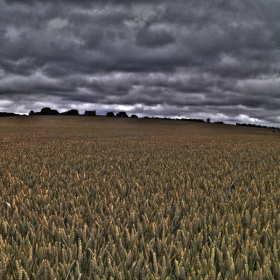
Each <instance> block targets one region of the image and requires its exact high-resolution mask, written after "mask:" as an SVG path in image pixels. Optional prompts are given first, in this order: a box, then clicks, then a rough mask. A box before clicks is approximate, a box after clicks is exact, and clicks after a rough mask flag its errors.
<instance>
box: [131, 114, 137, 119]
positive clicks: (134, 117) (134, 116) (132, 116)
mask: <svg viewBox="0 0 280 280" xmlns="http://www.w3.org/2000/svg"><path fill="white" fill-rule="evenodd" d="M130 117H131V118H133V119H138V116H136V115H131V116H130Z"/></svg>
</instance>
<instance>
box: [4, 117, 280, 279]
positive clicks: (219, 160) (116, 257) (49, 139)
mask: <svg viewBox="0 0 280 280" xmlns="http://www.w3.org/2000/svg"><path fill="white" fill-rule="evenodd" d="M0 132H1V133H0V148H1V154H0V279H4V280H5V279H19V280H22V279H23V280H25V279H40V280H41V279H48V280H49V279H50V280H53V279H57V280H58V279H64V280H65V279H69V280H70V279H163V280H165V279H213V280H214V279H252V280H257V279H280V188H279V186H280V133H277V132H276V133H273V132H272V130H271V129H263V128H250V127H237V126H230V125H221V124H206V123H194V122H184V121H172V120H150V119H122V118H106V117H81V116H80V117H71V116H70V117H67V116H49V117H47V116H34V117H10V118H1V119H0Z"/></svg>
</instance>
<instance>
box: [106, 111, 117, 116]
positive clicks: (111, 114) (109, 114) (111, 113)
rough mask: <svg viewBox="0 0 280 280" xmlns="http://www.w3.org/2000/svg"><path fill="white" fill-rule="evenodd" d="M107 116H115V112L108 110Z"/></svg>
mask: <svg viewBox="0 0 280 280" xmlns="http://www.w3.org/2000/svg"><path fill="white" fill-rule="evenodd" d="M106 116H107V117H114V116H115V114H114V113H113V112H108V113H107V115H106Z"/></svg>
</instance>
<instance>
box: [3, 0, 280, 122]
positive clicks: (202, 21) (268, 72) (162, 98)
mask: <svg viewBox="0 0 280 280" xmlns="http://www.w3.org/2000/svg"><path fill="white" fill-rule="evenodd" d="M279 12H280V3H279V1H276V0H267V1H264V0H256V1H254V3H252V2H248V1H241V0H234V1H220V0H213V1H197V0H190V1H183V0H176V1H175V2H174V1H173V2H169V1H163V0H158V1H153V2H151V1H139V0H138V1H125V0H119V1H109V0H108V1H99V0H98V1H88V0H82V1H72V0H71V1H64V0H61V1H46V0H39V1H32V0H30V1H24V2H23V1H18V0H12V1H10V0H6V1H3V0H0V111H5V110H8V109H13V110H15V111H17V112H19V111H20V112H21V113H28V111H27V110H29V109H30V110H31V109H33V110H39V109H40V108H39V106H41V105H44V104H50V105H51V104H53V105H54V106H55V107H56V108H57V109H60V108H63V109H67V106H68V107H69V108H70V107H71V108H72V107H73V106H77V108H83V106H84V107H86V108H89V107H90V106H93V107H96V108H95V109H96V110H97V111H98V108H100V110H101V112H104V110H106V109H108V110H109V109H110V110H113V109H114V108H116V110H117V108H122V109H123V108H127V110H129V111H130V112H131V113H135V114H137V113H139V114H142V115H145V114H147V115H148V114H150V115H162V116H164V115H165V116H172V115H173V116H175V115H176V116H182V117H193V118H198V117H203V118H206V117H208V116H209V117H211V118H213V120H218V119H219V118H220V119H221V120H224V121H229V122H235V121H239V122H240V120H247V121H250V120H252V121H260V122H263V123H271V124H274V125H275V124H278V125H279V123H280V119H279V115H280V111H279V103H280V100H279V99H280V90H279V85H280V82H279V73H280V51H279V49H280V39H279V38H280V37H279V33H280V20H279ZM51 102H53V103H51ZM32 104H33V105H32ZM67 104H68V105H67ZM122 106H123V107H122ZM153 112H154V114H153Z"/></svg>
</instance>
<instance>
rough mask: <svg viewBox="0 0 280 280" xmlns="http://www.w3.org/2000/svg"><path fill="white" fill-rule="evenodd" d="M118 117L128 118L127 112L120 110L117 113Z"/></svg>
mask: <svg viewBox="0 0 280 280" xmlns="http://www.w3.org/2000/svg"><path fill="white" fill-rule="evenodd" d="M116 117H121V118H128V115H127V113H126V112H123V111H122V112H119V113H117V114H116Z"/></svg>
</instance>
